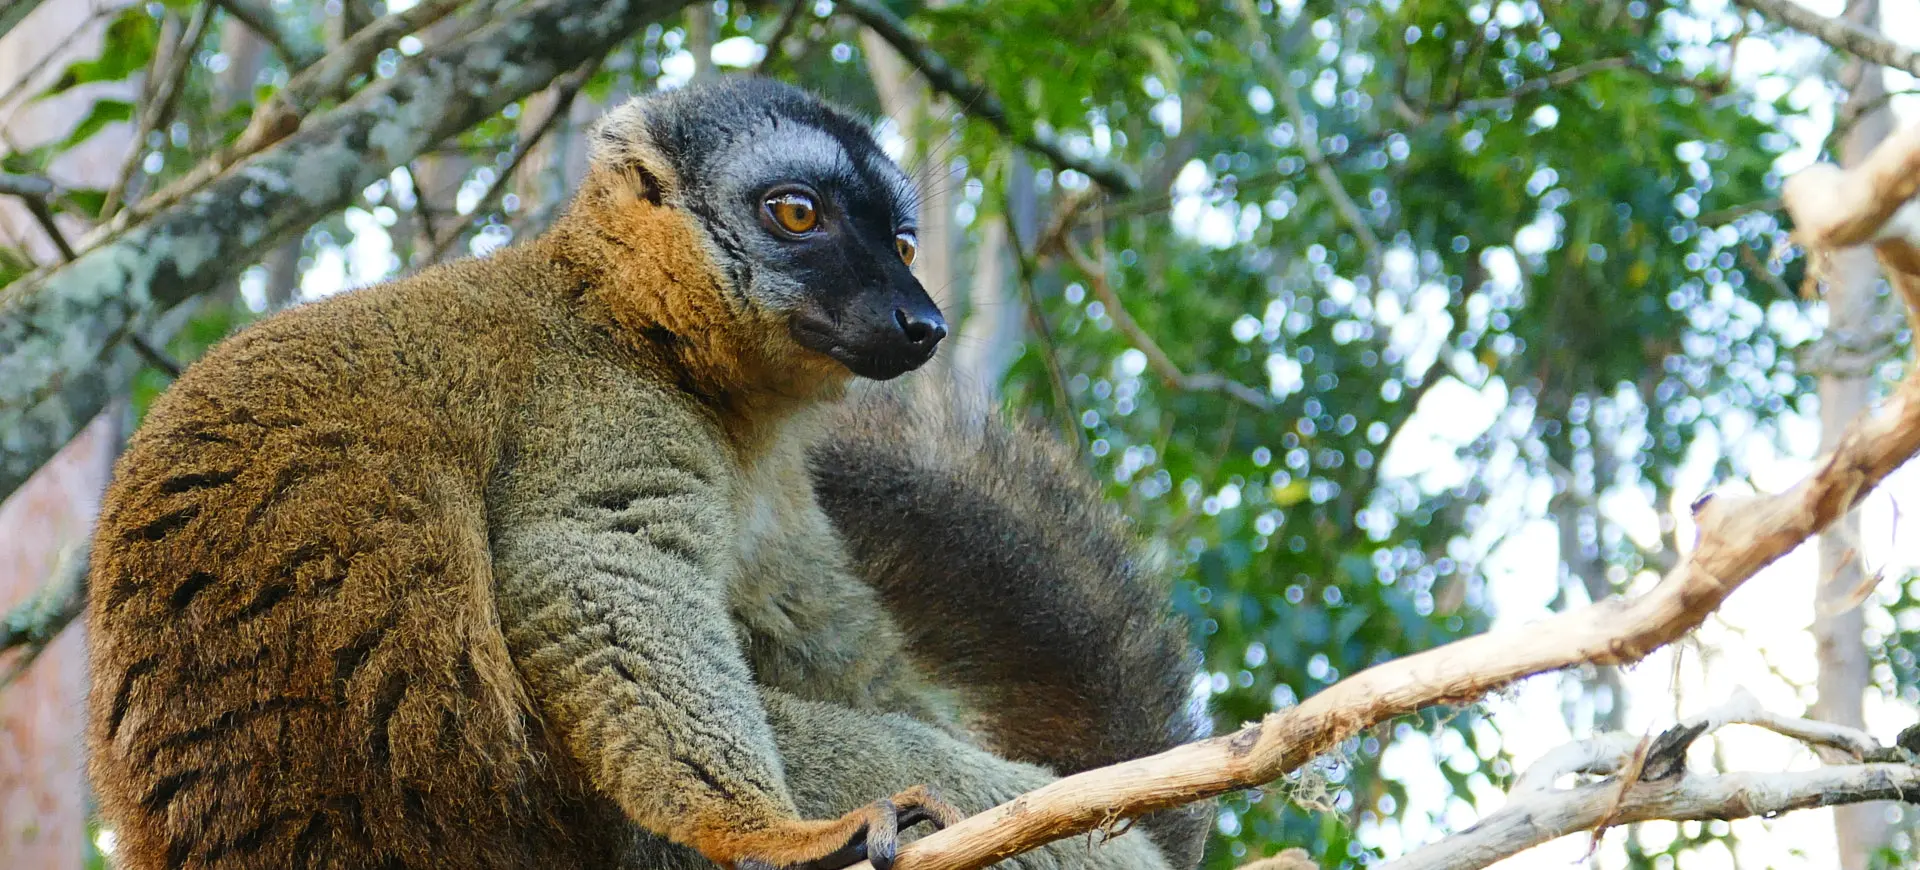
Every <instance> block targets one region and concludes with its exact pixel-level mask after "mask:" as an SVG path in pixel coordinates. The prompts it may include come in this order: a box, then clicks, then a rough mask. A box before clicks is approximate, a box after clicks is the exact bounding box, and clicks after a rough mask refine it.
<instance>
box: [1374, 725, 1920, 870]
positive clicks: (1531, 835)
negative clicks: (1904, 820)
mask: <svg viewBox="0 0 1920 870" xmlns="http://www.w3.org/2000/svg"><path fill="white" fill-rule="evenodd" d="M1735 724H1742V725H1752V726H1756V727H1760V728H1765V729H1767V730H1769V731H1772V732H1774V733H1776V734H1780V735H1782V736H1785V737H1788V738H1791V739H1794V740H1798V741H1800V742H1802V743H1805V744H1807V745H1809V746H1811V747H1817V748H1831V749H1838V750H1840V751H1841V752H1842V753H1843V754H1844V757H1845V758H1846V759H1847V761H1848V763H1843V764H1837V765H1833V766H1829V767H1824V768H1821V769H1819V770H1817V771H1805V772H1787V773H1764V774H1753V773H1733V774H1720V775H1702V774H1696V773H1691V772H1689V771H1688V770H1687V766H1686V756H1687V750H1688V748H1689V747H1691V746H1692V745H1693V744H1694V743H1695V742H1696V741H1698V740H1699V739H1700V738H1701V737H1703V736H1705V735H1707V734H1710V733H1713V732H1717V731H1719V730H1720V729H1722V728H1724V727H1726V726H1728V725H1735ZM1903 752H1904V751H1903V750H1901V749H1898V748H1886V747H1882V746H1881V745H1880V744H1879V742H1878V741H1875V740H1874V739H1873V738H1872V737H1871V736H1869V735H1867V734H1866V733H1865V732H1862V731H1860V730H1858V729H1854V728H1847V727H1844V726H1840V725H1834V724H1832V723H1828V722H1816V721H1813V720H1810V719H1801V718H1798V717H1794V716H1784V715H1780V714H1776V713H1773V712H1771V711H1769V710H1767V709H1766V708H1764V707H1763V706H1761V704H1760V702H1759V699H1757V698H1755V697H1754V696H1753V693H1751V692H1749V691H1747V690H1746V689H1744V688H1742V689H1737V690H1735V692H1734V694H1733V697H1731V698H1729V699H1728V701H1727V702H1726V703H1725V704H1722V705H1721V706H1719V707H1717V708H1715V709H1713V710H1709V711H1707V712H1706V713H1703V714H1700V715H1696V716H1691V717H1688V718H1687V719H1685V720H1683V721H1681V722H1680V723H1678V724H1676V725H1674V726H1673V727H1671V728H1669V729H1667V730H1666V731H1664V732H1662V733H1661V734H1659V735H1658V736H1657V737H1653V738H1648V737H1636V736H1634V735H1631V734H1625V733H1620V732H1612V733H1607V734H1600V735H1596V736H1594V737H1592V738H1589V739H1586V740H1579V741H1575V742H1573V743H1568V744H1565V745H1563V746H1560V747H1557V748H1555V749H1553V750H1550V751H1548V752H1547V753H1546V754H1544V755H1542V756H1541V757H1540V760H1539V761H1537V762H1535V763H1534V764H1533V766H1531V767H1529V768H1527V770H1526V772H1525V773H1523V774H1521V776H1520V778H1519V779H1518V780H1516V781H1515V782H1514V785H1513V787H1512V788H1511V789H1509V790H1508V792H1507V804H1506V806H1504V807H1502V808H1501V809H1499V810H1498V811H1496V812H1494V813H1492V814H1490V815H1488V816H1486V817H1485V818H1482V819H1480V820H1479V821H1478V822H1476V823H1475V824H1474V825H1473V827H1471V828H1468V829H1467V830H1464V831H1460V832H1458V833H1456V834H1453V835H1451V836H1448V837H1446V838H1444V839H1442V840H1440V841H1439V842H1436V843H1433V844H1430V845H1428V846H1424V847H1422V848H1420V849H1417V850H1415V851H1413V852H1412V853H1409V854H1407V855H1405V856H1402V857H1401V858H1399V859H1397V860H1394V861H1391V862H1388V863H1387V864H1386V865H1384V866H1383V868H1382V870H1475V868H1480V867H1484V866H1486V865H1487V864H1490V863H1492V862H1494V861H1497V860H1499V859H1502V858H1505V857H1507V856H1510V855H1514V854H1518V853H1520V852H1523V851H1525V850H1527V849H1530V848H1533V847H1534V846H1537V845H1540V844H1541V843H1545V842H1547V841H1549V840H1553V839H1556V838H1558V837H1562V836H1565V835H1568V834H1572V833H1576V832H1579V831H1592V832H1593V835H1594V840H1595V843H1596V844H1597V843H1598V840H1599V836H1600V835H1601V834H1602V833H1604V832H1605V830H1606V829H1607V828H1609V827H1612V826H1614V825H1618V824H1625V823H1633V822H1642V821H1651V820H1654V819H1664V820H1669V821H1685V820H1692V819H1710V818H1723V819H1724V818H1742V817H1746V816H1771V815H1774V814H1777V813H1782V812H1787V811H1790V810H1795V809H1806V808H1810V807H1817V806H1829V805H1838V804H1848V803H1858V802H1862V801H1868V800H1884V799H1894V800H1904V801H1907V802H1909V803H1912V802H1915V801H1916V800H1920V790H1916V785H1920V768H1916V767H1914V766H1913V765H1912V764H1911V763H1910V761H1911V759H1910V758H1909V757H1908V756H1906V755H1904V754H1903ZM1875 765H1877V766H1875ZM1888 775H1891V779H1888V778H1887V777H1888ZM1566 776H1598V777H1607V779H1605V780H1603V781H1597V782H1585V783H1575V784H1574V785H1572V786H1570V787H1568V788H1559V787H1557V786H1556V783H1557V782H1558V781H1559V780H1560V779H1561V778H1563V777H1566Z"/></svg>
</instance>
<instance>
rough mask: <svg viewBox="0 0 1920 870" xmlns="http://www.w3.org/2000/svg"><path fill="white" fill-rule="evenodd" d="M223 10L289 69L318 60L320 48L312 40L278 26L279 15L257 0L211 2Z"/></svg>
mask: <svg viewBox="0 0 1920 870" xmlns="http://www.w3.org/2000/svg"><path fill="white" fill-rule="evenodd" d="M213 2H214V3H217V4H219V6H220V8H222V9H225V10H226V11H227V14H228V15H231V16H233V17H234V19H235V20H237V21H239V22H240V23H241V24H244V25H246V26H247V29H248V30H251V31H253V32H254V33H256V34H258V35H259V36H260V38H261V39H262V40H264V41H265V42H266V43H267V45H268V46H271V47H272V48H273V52H274V54H277V55H280V60H281V62H283V63H285V64H286V65H287V68H288V69H290V70H294V71H298V70H301V69H304V68H306V67H307V66H308V65H310V64H312V63H313V62H314V61H316V60H319V59H320V55H321V54H322V52H321V50H320V46H318V45H315V44H313V41H312V40H309V39H304V38H300V37H297V36H295V35H293V34H291V33H288V32H287V30H286V28H284V27H281V26H280V16H278V15H275V14H274V13H273V9H272V7H270V6H268V5H266V4H265V3H262V2H260V0H213Z"/></svg>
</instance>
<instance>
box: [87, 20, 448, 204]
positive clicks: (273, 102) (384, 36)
mask: <svg viewBox="0 0 1920 870" xmlns="http://www.w3.org/2000/svg"><path fill="white" fill-rule="evenodd" d="M464 2H465V0H423V2H421V3H418V4H416V5H414V6H412V7H409V8H408V9H406V10H405V11H403V12H394V13H391V14H388V15H383V16H381V17H380V18H377V19H375V20H374V21H373V23H371V24H368V25H367V26H366V27H363V28H361V29H360V30H359V31H358V32H356V33H354V35H353V37H352V38H350V39H348V40H347V41H346V43H345V44H343V45H341V46H340V48H339V49H337V50H334V51H330V52H328V53H327V54H326V55H325V56H323V57H321V58H320V59H319V60H318V61H316V62H314V63H313V64H312V65H310V66H308V67H307V68H306V69H303V70H301V71H300V73H299V74H298V75H296V76H294V77H293V79H292V80H291V81H288V82H287V84H286V87H283V88H281V89H280V90H278V91H276V92H274V94H273V95H272V96H270V97H268V98H267V99H265V100H263V101H261V103H260V105H258V106H256V107H254V110H253V117H252V118H250V119H248V121H247V128H246V129H245V130H244V131H242V132H241V133H240V137H239V138H238V139H236V140H234V143H233V144H232V145H228V146H227V147H225V148H222V149H220V150H219V151H218V152H216V153H215V154H214V155H213V156H211V157H208V158H207V159H206V160H203V161H201V162H200V164H199V165H198V166H195V167H194V168H193V169H191V170H188V171H187V173H186V174H185V175H183V176H181V177H180V179H179V180H177V181H175V182H174V183H172V184H169V185H167V186H166V187H165V188H162V189H161V190H160V191H159V192H157V193H155V194H154V195H153V196H150V197H147V198H146V199H145V200H143V201H142V202H141V204H140V205H139V206H137V207H135V208H130V209H127V212H126V214H125V215H123V216H122V220H120V221H116V222H115V224H114V227H113V229H114V230H115V231H118V230H120V229H124V228H125V226H126V225H129V224H131V223H132V222H133V221H137V220H139V219H141V218H143V217H145V216H147V215H150V214H154V213H156V212H158V211H160V210H161V209H164V208H166V207H168V206H170V205H172V204H174V203H176V202H179V201H180V200H182V199H185V198H186V197H187V196H189V195H191V194H192V193H194V192H195V191H198V190H199V189H200V188H202V187H204V186H205V185H206V184H207V183H208V182H210V181H212V180H213V179H215V178H217V177H219V175H220V173H222V172H225V171H226V170H227V169H228V168H229V167H231V166H233V165H234V164H236V163H239V162H240V161H242V160H245V159H247V158H248V157H251V156H253V155H254V154H256V153H259V152H260V151H262V150H265V149H266V148H267V147H268V146H270V145H273V144H275V143H277V142H279V141H280V140H282V139H285V138H287V137H288V136H291V135H293V133H294V131H296V130H298V129H300V125H301V124H302V123H304V122H305V120H306V117H307V115H308V113H310V112H312V111H313V110H315V109H317V108H319V107H320V106H321V105H322V104H324V103H326V102H328V101H331V100H337V99H340V98H341V97H343V96H345V95H346V94H347V92H348V91H349V90H350V89H351V87H352V85H353V81H354V80H355V79H356V78H358V77H360V76H361V75H363V74H365V73H366V72H367V71H368V70H370V69H372V68H373V64H374V62H375V61H376V60H378V59H379V57H380V53H381V52H383V51H386V50H387V49H388V48H390V47H392V46H393V44H394V43H396V42H398V41H400V38H401V37H403V36H406V35H407V34H409V33H413V32H414V31H417V30H419V29H421V28H423V27H426V26H427V25H429V24H432V23H433V22H435V21H438V20H440V19H441V18H444V17H446V16H447V15H449V14H451V13H452V12H453V11H454V10H455V9H458V8H459V7H460V6H461V4H462V3H464Z"/></svg>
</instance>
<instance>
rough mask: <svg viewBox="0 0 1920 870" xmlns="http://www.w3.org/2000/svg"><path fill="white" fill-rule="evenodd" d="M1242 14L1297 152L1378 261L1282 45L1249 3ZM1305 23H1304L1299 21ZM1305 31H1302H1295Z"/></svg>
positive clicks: (1369, 230) (1369, 231) (1375, 239)
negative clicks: (1256, 40) (1289, 123)
mask: <svg viewBox="0 0 1920 870" xmlns="http://www.w3.org/2000/svg"><path fill="white" fill-rule="evenodd" d="M1239 5H1240V7H1241V13H1242V17H1243V18H1244V19H1245V20H1246V24H1247V27H1248V29H1249V30H1251V31H1253V32H1254V33H1255V34H1257V35H1258V36H1259V38H1260V40H1261V43H1262V45H1263V47H1264V48H1265V50H1264V51H1262V52H1260V65H1261V69H1262V71H1263V73H1264V76H1265V78H1267V79H1268V80H1270V81H1272V82H1273V83H1274V84H1275V85H1277V86H1278V87H1279V89H1280V102H1281V104H1283V105H1285V106H1286V108H1287V115H1288V117H1290V118H1292V119H1293V130H1294V140H1295V141H1297V142H1299V143H1300V153H1301V154H1302V155H1303V156H1305V157H1306V159H1307V165H1308V166H1310V167H1312V168H1313V175H1314V178H1315V180H1317V181H1319V183H1320V187H1321V188H1322V189H1323V190H1325V191H1326V194H1327V198H1328V199H1329V200H1331V201H1332V202H1333V208H1334V211H1335V212H1337V213H1339V215H1340V219H1341V221H1342V222H1344V223H1346V225H1347V228H1348V229H1351V230H1353V235H1354V237H1355V238H1357V239H1359V241H1360V248H1361V250H1363V251H1365V252H1366V255H1367V262H1369V263H1379V262H1380V237H1379V236H1377V235H1375V234H1374V232H1373V227H1372V226H1370V225H1368V223H1367V216H1366V214H1365V213H1364V212H1362V211H1361V210H1360V206H1359V204H1357V203H1355V202H1354V201H1353V197H1351V196H1349V195H1347V189H1346V187H1345V185H1343V184H1341V183H1340V175H1339V173H1337V172H1335V171H1334V169H1333V164H1331V163H1329V162H1328V161H1327V155H1326V152H1324V151H1322V150H1320V131H1319V122H1318V121H1317V120H1315V119H1314V117H1313V116H1312V115H1310V114H1308V113H1307V107H1306V105H1305V104H1304V103H1302V102H1300V89H1299V88H1296V87H1294V86H1293V79H1292V78H1291V77H1290V76H1289V74H1288V73H1289V71H1288V70H1287V69H1285V68H1283V67H1282V66H1281V65H1280V58H1281V46H1280V45H1279V44H1277V43H1275V42H1274V41H1273V38H1272V37H1271V36H1269V35H1268V33H1267V28H1266V26H1265V23H1264V22H1265V19H1264V18H1263V17H1262V16H1260V14H1259V13H1258V12H1256V11H1254V9H1253V6H1252V4H1251V3H1247V2H1245V0H1242V2H1241V3H1240V4H1239ZM1299 26H1300V27H1305V26H1306V25H1305V23H1304V22H1303V23H1302V24H1300V25H1299ZM1297 32H1304V31H1297Z"/></svg>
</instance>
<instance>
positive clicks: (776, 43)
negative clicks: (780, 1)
mask: <svg viewBox="0 0 1920 870" xmlns="http://www.w3.org/2000/svg"><path fill="white" fill-rule="evenodd" d="M806 8H807V0H792V2H789V3H788V4H787V8H786V9H784V10H781V12H780V21H779V22H778V23H776V24H774V26H773V35H771V36H769V37H767V41H766V46H767V54H766V56H765V57H762V58H760V62H759V63H758V64H756V65H754V68H753V74H754V75H761V76H763V75H766V74H768V73H769V72H771V71H772V66H771V65H772V63H773V62H774V58H775V57H778V56H780V54H781V48H780V44H781V43H783V42H786V41H787V36H788V35H789V34H791V33H793V28H794V25H796V24H799V23H800V16H801V15H803V14H805V12H806Z"/></svg>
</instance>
